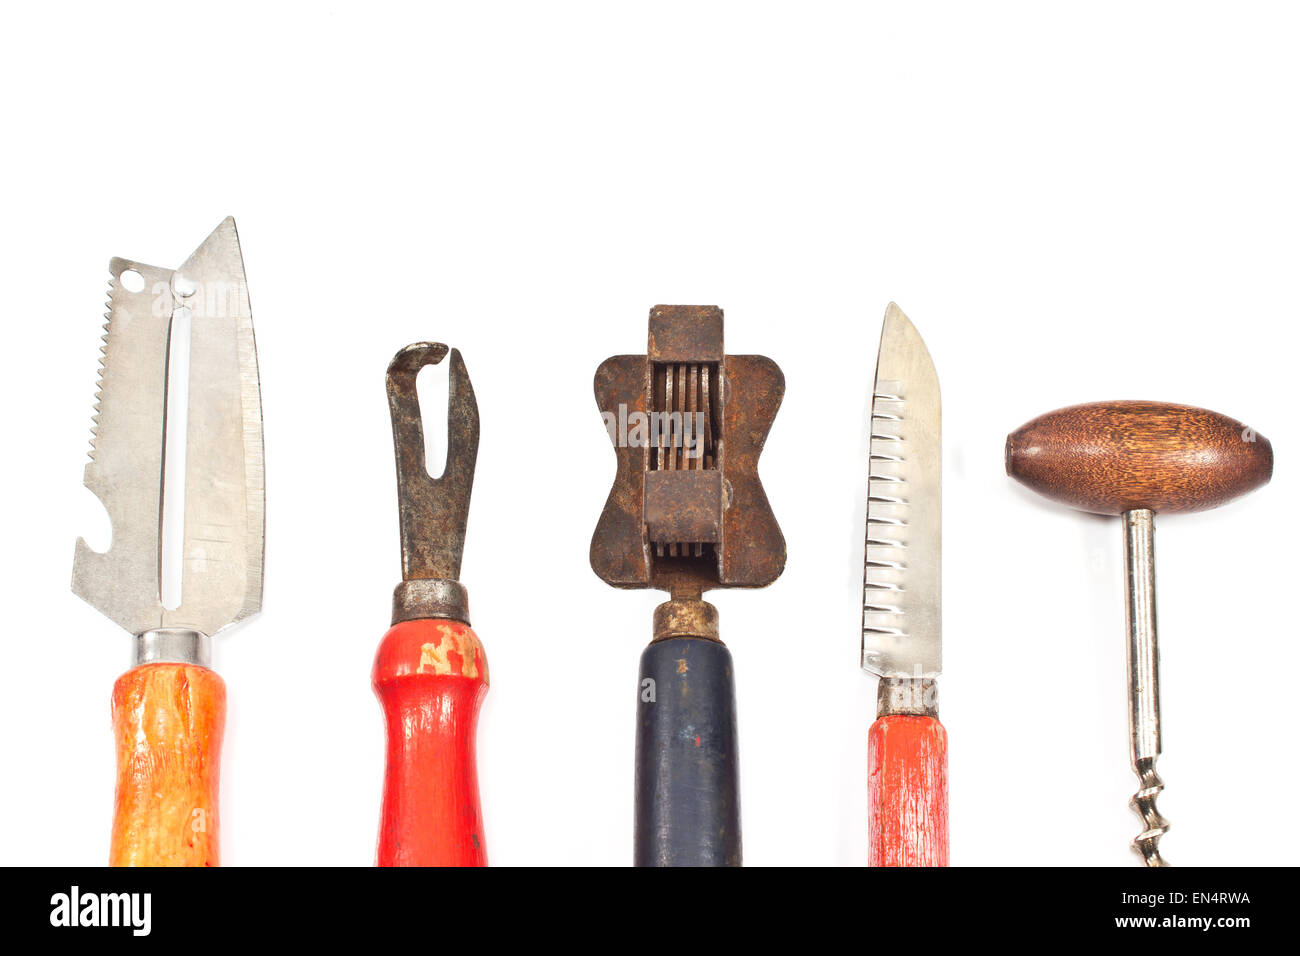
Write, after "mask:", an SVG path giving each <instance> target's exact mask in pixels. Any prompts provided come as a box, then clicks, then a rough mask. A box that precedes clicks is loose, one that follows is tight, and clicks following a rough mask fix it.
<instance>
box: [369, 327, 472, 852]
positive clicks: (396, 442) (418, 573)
mask: <svg viewBox="0 0 1300 956" xmlns="http://www.w3.org/2000/svg"><path fill="white" fill-rule="evenodd" d="M449 353H450V359H449V361H450V362H451V369H450V374H449V379H450V392H449V396H448V400H447V463H446V466H445V469H444V470H443V473H442V475H441V476H440V477H438V478H433V477H431V476H430V475H429V472H428V470H427V468H426V467H425V446H424V425H423V419H422V417H421V414H420V403H419V399H418V398H417V396H416V387H415V382H416V376H417V375H418V374H419V372H420V369H422V368H424V367H425V366H426V365H436V364H438V363H439V362H441V361H442V360H443V359H444V358H446V357H447V356H448V354H449ZM388 405H389V410H390V411H391V413H392V418H393V449H394V451H395V452H396V457H397V502H398V512H399V515H400V524H401V537H402V583H401V584H399V585H398V586H397V589H396V590H395V591H394V592H393V626H392V629H391V630H389V632H388V633H387V634H385V635H384V639H383V641H382V642H381V643H380V645H379V652H378V654H377V656H376V657H375V667H374V673H373V675H372V680H373V684H374V688H375V693H376V695H378V697H379V701H380V703H381V704H382V705H383V708H384V717H385V720H386V722H387V730H388V757H387V771H386V773H385V776H384V802H383V812H382V818H381V823H380V829H379V848H378V853H377V861H378V863H379V865H380V866H485V865H487V849H486V847H485V845H484V842H483V811H482V809H481V808H480V805H479V792H478V771H477V767H476V763H475V759H476V758H475V736H476V732H477V724H478V712H479V707H480V706H481V705H482V703H483V698H484V697H485V696H486V695H487V689H488V664H487V655H486V654H485V653H484V651H483V645H482V644H481V643H480V642H479V639H478V636H477V635H476V634H475V633H474V631H473V629H472V628H471V627H470V625H469V601H468V596H467V593H466V591H465V588H464V586H463V585H462V584H461V583H460V580H459V578H460V562H461V555H462V553H463V552H464V549H465V526H466V523H467V521H468V519H469V499H470V492H471V491H472V490H473V486H474V464H475V460H476V458H477V456H478V433H479V417H478V403H477V402H476V401H475V400H474V386H473V385H471V384H470V380H469V373H468V372H466V371H465V362H464V360H463V359H462V358H461V356H460V352H459V351H457V350H456V349H450V350H449V349H448V348H447V346H445V345H442V344H440V343H437V342H419V343H417V344H415V345H410V346H407V347H406V348H404V349H402V350H401V351H400V352H398V353H397V355H396V357H394V359H393V361H392V363H391V364H390V365H389V366H388Z"/></svg>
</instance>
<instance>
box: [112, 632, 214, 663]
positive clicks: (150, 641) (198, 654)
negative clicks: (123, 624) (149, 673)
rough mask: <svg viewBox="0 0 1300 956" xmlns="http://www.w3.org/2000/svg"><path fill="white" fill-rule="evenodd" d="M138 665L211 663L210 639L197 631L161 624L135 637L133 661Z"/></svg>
mask: <svg viewBox="0 0 1300 956" xmlns="http://www.w3.org/2000/svg"><path fill="white" fill-rule="evenodd" d="M141 664H192V665H194V666H196V667H211V666H212V639H211V638H210V637H208V635H206V634H203V633H200V632H199V631H191V630H188V629H186V628H179V627H163V628H158V629H157V630H153V631H145V632H144V633H143V634H137V635H136V636H135V662H134V663H133V664H132V665H131V666H132V667H139V666H140V665H141Z"/></svg>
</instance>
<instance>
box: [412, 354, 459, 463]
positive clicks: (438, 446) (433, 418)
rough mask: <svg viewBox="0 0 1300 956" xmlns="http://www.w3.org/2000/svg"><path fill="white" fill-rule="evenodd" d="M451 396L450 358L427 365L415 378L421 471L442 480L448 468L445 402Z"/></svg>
mask: <svg viewBox="0 0 1300 956" xmlns="http://www.w3.org/2000/svg"><path fill="white" fill-rule="evenodd" d="M450 393H451V356H450V355H448V356H447V357H446V358H444V359H443V360H442V361H441V362H439V363H438V364H437V365H426V366H425V367H424V368H422V369H420V371H419V373H418V374H417V375H416V376H415V397H416V398H417V399H418V400H419V402H420V424H421V425H422V426H423V428H424V469H425V471H427V472H428V473H429V477H430V478H435V479H436V478H441V477H442V473H443V472H444V471H445V470H446V468H447V401H448V397H449V395H450Z"/></svg>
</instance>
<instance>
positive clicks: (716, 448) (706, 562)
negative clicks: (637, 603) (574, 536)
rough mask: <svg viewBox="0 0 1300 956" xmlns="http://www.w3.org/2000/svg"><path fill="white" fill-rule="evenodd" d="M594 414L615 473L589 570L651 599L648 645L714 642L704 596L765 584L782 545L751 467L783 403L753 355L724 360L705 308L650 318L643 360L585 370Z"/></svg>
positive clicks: (776, 375)
mask: <svg viewBox="0 0 1300 956" xmlns="http://www.w3.org/2000/svg"><path fill="white" fill-rule="evenodd" d="M595 390H596V404H597V405H598V406H599V407H600V411H601V416H602V418H603V419H604V421H605V425H606V428H607V429H608V430H609V434H610V439H611V440H612V441H613V443H614V454H615V457H616V458H617V460H618V470H617V473H616V474H615V477H614V487H613V489H612V490H611V491H610V493H609V500H608V501H607V502H606V504H605V510H604V513H603V514H601V516H600V522H599V524H597V526H596V533H595V535H594V536H593V537H592V541H591V567H592V570H594V571H595V572H596V574H597V575H599V576H600V577H601V578H603V579H604V580H605V581H606V582H608V583H609V584H612V585H613V586H614V587H618V588H658V589H661V590H664V591H667V592H669V594H670V595H671V599H670V600H669V602H668V603H667V604H664V605H662V606H660V608H659V609H658V610H656V612H655V638H656V639H661V638H666V637H685V636H691V637H711V638H713V639H714V640H716V639H717V636H718V626H717V611H716V610H715V609H714V608H713V607H712V605H710V604H707V603H706V602H705V601H703V600H702V595H703V593H704V592H705V591H707V590H710V589H712V588H756V587H763V586H764V585H767V584H770V583H772V582H773V581H775V580H776V579H777V577H779V576H780V574H781V571H782V570H783V569H784V567H785V538H784V537H783V536H782V534H781V529H780V527H779V526H778V525H777V523H776V517H775V516H774V515H773V514H772V507H771V505H769V504H768V501H767V495H766V494H765V493H764V492H763V484H762V482H761V481H759V478H758V456H759V455H760V454H761V453H762V451H763V442H764V441H765V440H766V438H767V432H768V429H770V428H771V426H772V421H773V419H774V418H775V417H776V412H777V409H778V408H779V407H780V406H781V398H782V396H783V395H784V394H785V377H784V376H783V375H782V374H781V369H780V368H778V367H777V365H776V363H775V362H773V361H772V360H771V359H769V358H766V357H764V356H762V355H726V354H724V353H723V346H722V310H721V309H720V308H718V307H717V306H711V305H706V306H695V305H658V306H655V307H654V308H653V309H651V310H650V334H649V340H648V344H647V347H646V354H645V355H616V356H614V357H613V358H610V359H606V360H605V362H604V363H602V364H601V366H600V368H598V369H597V370H596V380H595Z"/></svg>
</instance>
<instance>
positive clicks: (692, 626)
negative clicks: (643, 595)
mask: <svg viewBox="0 0 1300 956" xmlns="http://www.w3.org/2000/svg"><path fill="white" fill-rule="evenodd" d="M674 637H695V638H700V639H702V640H706V641H717V642H718V643H722V639H721V638H720V637H719V636H718V609H717V608H716V607H714V606H713V605H712V604H710V603H709V602H708V601H681V600H678V601H666V602H664V603H663V604H660V605H659V606H658V607H657V608H655V621H654V637H653V638H652V639H651V643H653V642H654V641H667V640H670V639H672V638H674Z"/></svg>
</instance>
